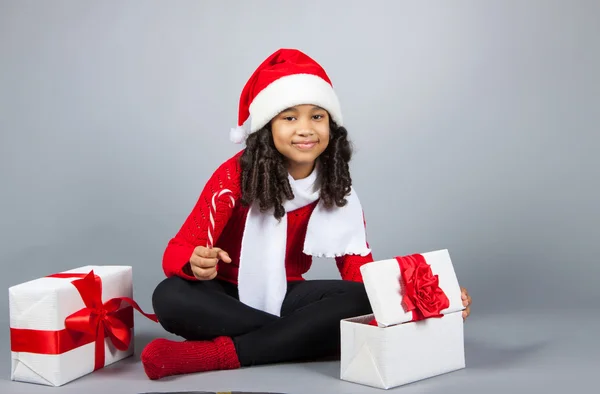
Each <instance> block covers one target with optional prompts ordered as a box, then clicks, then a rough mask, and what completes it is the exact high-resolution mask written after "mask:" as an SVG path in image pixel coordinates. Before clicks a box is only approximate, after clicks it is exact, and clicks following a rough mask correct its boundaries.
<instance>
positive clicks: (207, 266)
mask: <svg viewBox="0 0 600 394" xmlns="http://www.w3.org/2000/svg"><path fill="white" fill-rule="evenodd" d="M219 260H221V261H223V262H225V263H231V258H230V257H229V255H228V254H227V252H225V251H224V250H223V249H221V248H212V249H209V248H207V247H204V246H197V247H196V248H195V249H194V252H193V253H192V256H191V257H190V267H191V269H192V273H193V274H194V276H195V277H196V278H197V279H199V280H211V279H214V278H215V277H216V276H217V263H218V262H219Z"/></svg>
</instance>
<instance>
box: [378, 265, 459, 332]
mask: <svg viewBox="0 0 600 394" xmlns="http://www.w3.org/2000/svg"><path fill="white" fill-rule="evenodd" d="M396 261H398V265H399V266H400V280H401V281H402V284H403V286H402V287H403V288H404V296H403V297H402V304H403V306H404V309H405V310H406V311H411V312H412V316H413V318H412V321H419V320H423V319H428V318H431V317H434V318H439V317H442V316H443V314H442V313H441V311H442V310H444V309H446V308H448V307H449V306H450V300H449V299H448V297H447V296H446V294H445V293H444V291H443V290H442V289H441V288H440V286H439V277H438V275H433V272H432V271H431V266H430V265H429V264H428V263H427V261H426V260H425V257H423V255H422V254H412V255H408V256H402V257H396ZM369 324H370V325H373V326H376V325H377V321H376V320H375V319H373V320H372V321H371V322H370V323H369Z"/></svg>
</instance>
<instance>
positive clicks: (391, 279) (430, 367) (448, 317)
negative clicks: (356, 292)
mask: <svg viewBox="0 0 600 394" xmlns="http://www.w3.org/2000/svg"><path fill="white" fill-rule="evenodd" d="M361 273H362V277H363V282H364V284H365V288H366V291H367V295H368V297H369V301H370V303H371V307H372V309H373V314H371V315H366V316H357V317H354V318H349V319H344V320H342V321H341V322H340V329H341V365H340V367H341V368H340V378H341V379H342V380H345V381H349V382H354V383H359V384H363V385H367V386H372V387H377V388H382V389H389V388H393V387H397V386H401V385H404V384H407V383H412V382H415V381H418V380H422V379H426V378H430V377H434V376H437V375H441V374H444V373H448V372H452V371H456V370H459V369H462V368H465V353H464V332H463V324H464V323H463V318H462V311H463V310H464V309H465V308H464V306H463V304H462V299H461V289H460V286H459V283H458V279H457V277H456V274H455V272H454V267H453V266H452V261H451V259H450V255H449V253H448V250H445V249H444V250H438V251H434V252H429V253H423V254H413V255H409V256H402V257H396V258H393V259H388V260H380V261H375V262H372V263H368V264H365V265H363V266H362V267H361Z"/></svg>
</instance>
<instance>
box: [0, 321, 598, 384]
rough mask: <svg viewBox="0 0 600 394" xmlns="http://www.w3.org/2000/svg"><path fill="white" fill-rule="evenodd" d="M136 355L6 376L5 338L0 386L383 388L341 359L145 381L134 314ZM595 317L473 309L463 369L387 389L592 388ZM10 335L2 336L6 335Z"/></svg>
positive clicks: (146, 333) (141, 330)
mask: <svg viewBox="0 0 600 394" xmlns="http://www.w3.org/2000/svg"><path fill="white" fill-rule="evenodd" d="M136 324H138V333H137V336H136V346H137V351H136V355H135V356H134V357H131V358H129V359H127V360H125V361H122V362H120V363H117V364H115V365H113V366H112V367H109V368H106V369H104V370H100V371H97V372H95V373H93V374H90V375H88V376H85V377H83V378H81V379H78V380H76V381H73V382H71V383H69V384H67V385H65V386H63V387H60V388H53V387H45V386H37V385H31V384H25V383H18V382H11V381H10V380H9V378H8V377H9V376H10V375H9V373H10V356H8V354H9V352H8V349H9V348H8V343H7V342H3V343H2V347H3V350H2V352H3V354H4V355H5V357H4V358H3V359H2V360H3V361H2V362H3V364H2V370H3V371H4V373H3V375H4V380H2V381H0V393H3V394H4V393H32V394H35V393H61V394H62V393H86V394H95V393H98V394H100V393H107V392H108V393H132V394H137V393H143V392H161V391H162V392H169V391H171V392H173V391H201V390H204V391H230V390H239V391H242V390H245V391H272V392H283V393H324V392H327V393H381V392H385V390H380V389H374V388H369V387H365V386H361V385H357V384H353V383H348V382H344V381H341V380H339V378H338V373H339V363H338V362H322V363H306V364H290V365H277V366H268V367H253V368H248V369H241V370H235V371H219V372H211V373H202V374H195V375H189V376H179V377H174V378H168V379H164V380H161V381H150V380H148V379H147V378H146V376H145V375H144V372H143V370H142V367H141V365H140V363H139V358H138V357H139V352H140V350H141V348H142V346H143V345H144V344H145V343H147V342H148V340H150V339H151V338H153V337H155V336H157V335H162V333H161V332H160V331H158V330H157V329H156V327H152V326H150V325H148V324H146V323H145V322H143V321H142V319H138V320H137V321H136ZM598 333H600V316H598V314H597V311H537V312H535V313H511V314H506V315H473V316H472V317H471V318H470V319H469V321H468V322H467V324H466V326H465V341H466V348H465V350H466V357H467V368H466V369H464V370H461V371H457V372H453V373H450V374H447V375H443V376H438V377H435V378H431V379H427V380H422V381H420V382H416V383H413V384H410V385H406V386H403V387H399V388H395V389H391V390H388V391H389V392H402V393H407V394H408V393H444V394H451V393H461V394H465V393H505V392H511V393H528V392H530V391H532V390H536V392H542V391H538V389H539V390H544V392H564V391H565V390H569V392H570V393H573V392H575V390H577V392H582V393H591V392H597V391H596V390H595V389H594V386H595V385H597V376H598V374H600V345H599V341H598ZM4 338H7V335H4Z"/></svg>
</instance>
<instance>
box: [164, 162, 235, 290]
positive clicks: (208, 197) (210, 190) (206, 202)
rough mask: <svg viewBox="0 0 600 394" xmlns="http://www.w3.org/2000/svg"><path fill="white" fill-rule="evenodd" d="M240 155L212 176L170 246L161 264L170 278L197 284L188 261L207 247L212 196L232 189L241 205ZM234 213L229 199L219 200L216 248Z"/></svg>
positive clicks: (214, 236) (214, 234) (215, 236)
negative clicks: (178, 277)
mask: <svg viewBox="0 0 600 394" xmlns="http://www.w3.org/2000/svg"><path fill="white" fill-rule="evenodd" d="M240 153H241V152H240ZM240 153H238V154H237V155H236V156H234V157H232V158H231V159H229V160H227V161H226V162H225V163H223V164H222V165H221V166H220V167H219V168H218V169H217V170H216V171H215V172H214V173H213V174H212V176H211V177H210V179H209V180H208V182H207V183H206V185H205V186H204V189H203V190H202V192H201V194H200V197H199V198H198V200H197V202H196V204H195V206H194V208H193V209H192V211H191V212H190V214H189V215H188V217H187V219H186V220H185V222H184V223H183V225H182V226H181V228H180V229H179V231H178V232H177V234H176V235H175V237H173V238H172V239H171V240H170V241H169V242H168V244H167V247H166V249H165V252H164V254H163V263H162V267H163V271H164V273H165V275H166V276H167V277H170V276H173V275H177V276H181V277H183V278H185V279H189V280H196V278H195V277H194V276H193V274H192V272H191V270H190V267H189V260H190V257H191V256H192V252H193V251H194V248H196V247H197V246H206V245H207V242H208V228H209V225H210V207H211V204H212V196H213V194H214V193H215V192H218V191H220V190H221V189H229V190H231V192H232V193H233V198H234V200H235V203H236V205H237V204H239V200H240V197H241V188H240V174H241V172H240V167H239V164H238V158H239V155H240ZM232 213H233V208H231V207H230V200H229V199H228V198H221V199H218V200H216V213H215V214H214V216H213V217H214V221H215V225H214V232H213V242H214V246H218V239H219V236H220V235H221V232H222V231H223V228H224V227H225V225H226V224H227V221H228V220H229V218H230V217H231V215H232Z"/></svg>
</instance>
